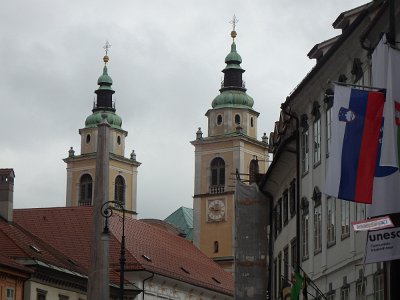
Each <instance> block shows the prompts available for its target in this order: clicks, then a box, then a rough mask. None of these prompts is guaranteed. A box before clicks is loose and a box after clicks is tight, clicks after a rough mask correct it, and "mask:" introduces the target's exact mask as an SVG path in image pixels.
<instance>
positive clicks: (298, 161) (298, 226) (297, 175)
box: [281, 98, 300, 272]
mask: <svg viewBox="0 0 400 300" xmlns="http://www.w3.org/2000/svg"><path fill="white" fill-rule="evenodd" d="M286 99H288V98H286ZM287 107H288V104H287V101H286V102H284V103H282V104H281V109H282V111H283V113H284V114H285V115H287V116H289V117H291V118H293V119H294V120H295V122H296V194H297V195H296V198H297V199H296V200H297V201H296V245H297V248H296V256H297V257H296V259H297V261H296V271H297V272H300V132H299V127H300V126H299V124H300V122H299V117H298V116H297V115H295V114H293V113H291V112H290V111H289V112H288V111H286V108H287Z"/></svg>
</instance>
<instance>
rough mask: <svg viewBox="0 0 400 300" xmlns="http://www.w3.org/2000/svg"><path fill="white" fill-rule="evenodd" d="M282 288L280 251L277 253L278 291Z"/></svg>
mask: <svg viewBox="0 0 400 300" xmlns="http://www.w3.org/2000/svg"><path fill="white" fill-rule="evenodd" d="M281 290H282V253H279V254H278V292H279V294H280V293H281Z"/></svg>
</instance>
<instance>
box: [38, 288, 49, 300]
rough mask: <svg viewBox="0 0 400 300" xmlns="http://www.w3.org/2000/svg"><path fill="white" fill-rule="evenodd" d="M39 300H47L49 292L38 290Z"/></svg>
mask: <svg viewBox="0 0 400 300" xmlns="http://www.w3.org/2000/svg"><path fill="white" fill-rule="evenodd" d="M36 293H37V294H36V295H37V298H36V299H37V300H46V295H47V291H45V290H42V289H36Z"/></svg>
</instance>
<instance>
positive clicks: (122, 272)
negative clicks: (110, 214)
mask: <svg viewBox="0 0 400 300" xmlns="http://www.w3.org/2000/svg"><path fill="white" fill-rule="evenodd" d="M125 260H126V259H125V209H124V208H123V207H122V239H121V256H120V259H119V262H120V274H119V275H120V281H119V288H120V300H124V282H125V278H124V277H125Z"/></svg>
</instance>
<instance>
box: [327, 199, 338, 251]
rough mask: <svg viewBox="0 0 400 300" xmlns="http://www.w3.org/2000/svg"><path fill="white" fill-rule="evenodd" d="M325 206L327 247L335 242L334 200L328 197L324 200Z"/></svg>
mask: <svg viewBox="0 0 400 300" xmlns="http://www.w3.org/2000/svg"><path fill="white" fill-rule="evenodd" d="M326 205H327V209H326V212H327V219H326V221H327V222H326V227H327V228H326V232H327V243H328V246H331V245H333V244H334V243H335V242H336V235H335V232H336V226H335V219H336V213H335V206H336V199H335V198H333V197H328V198H327V199H326Z"/></svg>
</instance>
